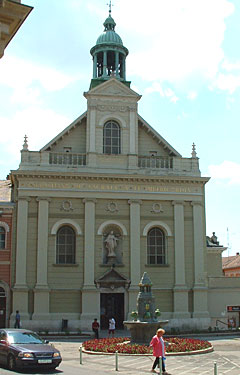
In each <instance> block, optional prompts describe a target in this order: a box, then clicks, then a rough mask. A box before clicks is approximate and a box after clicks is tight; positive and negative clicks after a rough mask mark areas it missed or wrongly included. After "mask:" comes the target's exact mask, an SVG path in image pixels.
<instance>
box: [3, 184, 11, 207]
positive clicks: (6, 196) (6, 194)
mask: <svg viewBox="0 0 240 375" xmlns="http://www.w3.org/2000/svg"><path fill="white" fill-rule="evenodd" d="M10 201H11V182H10V181H6V180H0V202H10Z"/></svg>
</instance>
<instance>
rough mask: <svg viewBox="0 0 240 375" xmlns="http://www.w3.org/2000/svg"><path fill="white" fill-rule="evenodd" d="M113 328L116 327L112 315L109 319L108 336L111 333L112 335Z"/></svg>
mask: <svg viewBox="0 0 240 375" xmlns="http://www.w3.org/2000/svg"><path fill="white" fill-rule="evenodd" d="M115 328H116V322H115V319H114V317H112V318H111V319H109V328H108V337H110V335H111V334H112V337H113V336H114V332H115Z"/></svg>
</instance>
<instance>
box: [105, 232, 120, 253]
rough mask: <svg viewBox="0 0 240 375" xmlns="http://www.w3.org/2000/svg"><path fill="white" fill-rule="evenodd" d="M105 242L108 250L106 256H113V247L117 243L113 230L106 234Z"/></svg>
mask: <svg viewBox="0 0 240 375" xmlns="http://www.w3.org/2000/svg"><path fill="white" fill-rule="evenodd" d="M104 242H105V247H106V249H107V251H108V253H107V256H108V257H115V256H116V254H115V251H114V250H115V249H116V247H117V245H118V243H117V242H118V238H117V237H116V236H115V235H114V233H113V231H111V232H110V233H109V234H108V235H107V238H106V240H105V241H104Z"/></svg>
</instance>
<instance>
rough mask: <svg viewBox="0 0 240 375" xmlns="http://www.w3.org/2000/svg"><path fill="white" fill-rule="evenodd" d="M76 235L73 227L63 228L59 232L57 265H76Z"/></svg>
mask: <svg viewBox="0 0 240 375" xmlns="http://www.w3.org/2000/svg"><path fill="white" fill-rule="evenodd" d="M75 250H76V235H75V232H74V230H73V228H72V227H70V226H67V225H65V226H62V227H61V228H60V229H59V230H58V232H57V254H56V263H57V264H75V253H76V251H75Z"/></svg>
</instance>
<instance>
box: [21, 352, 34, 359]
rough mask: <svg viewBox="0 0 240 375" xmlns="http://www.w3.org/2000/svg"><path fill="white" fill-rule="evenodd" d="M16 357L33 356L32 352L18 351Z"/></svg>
mask: <svg viewBox="0 0 240 375" xmlns="http://www.w3.org/2000/svg"><path fill="white" fill-rule="evenodd" d="M18 357H20V358H33V354H32V353H23V352H20V353H19V354H18Z"/></svg>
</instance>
